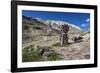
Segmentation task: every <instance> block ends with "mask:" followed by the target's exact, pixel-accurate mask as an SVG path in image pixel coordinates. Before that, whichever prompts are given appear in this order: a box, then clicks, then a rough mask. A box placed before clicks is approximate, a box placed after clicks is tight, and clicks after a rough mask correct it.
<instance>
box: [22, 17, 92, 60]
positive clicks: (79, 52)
mask: <svg viewBox="0 0 100 73" xmlns="http://www.w3.org/2000/svg"><path fill="white" fill-rule="evenodd" d="M61 25H68V26H69V31H68V39H69V40H68V42H69V43H68V44H67V45H65V46H60V35H61ZM73 37H82V40H81V41H77V42H75V41H73ZM22 45H23V46H22V47H23V49H25V48H26V47H28V46H33V48H34V49H36V48H37V47H41V48H44V49H46V48H47V47H49V50H53V51H54V53H57V54H59V55H61V56H62V60H76V59H89V58H90V31H83V30H82V29H81V28H80V27H78V26H76V25H74V24H70V23H67V22H63V21H54V20H42V19H40V18H32V17H26V16H23V17H22ZM25 51H26V50H25ZM30 51H31V50H30ZM31 52H32V51H31ZM48 52H49V51H48ZM48 52H47V51H46V50H44V52H42V53H43V55H44V54H45V53H46V54H48ZM25 53H27V52H25ZM49 53H50V52H49ZM25 55H26V56H27V54H25ZM39 55H40V54H39ZM40 56H41V55H40ZM41 57H43V56H41ZM41 59H42V58H41ZM47 59H48V58H47ZM47 59H46V60H47ZM25 60H26V59H25ZM55 60H56V59H55Z"/></svg>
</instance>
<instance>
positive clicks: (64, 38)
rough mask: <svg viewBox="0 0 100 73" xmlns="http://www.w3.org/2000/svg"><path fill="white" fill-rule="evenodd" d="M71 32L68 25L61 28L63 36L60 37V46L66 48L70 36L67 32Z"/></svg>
mask: <svg viewBox="0 0 100 73" xmlns="http://www.w3.org/2000/svg"><path fill="white" fill-rule="evenodd" d="M68 31H69V26H68V25H62V26H61V35H60V44H61V46H64V45H66V44H68V35H67V32H68Z"/></svg>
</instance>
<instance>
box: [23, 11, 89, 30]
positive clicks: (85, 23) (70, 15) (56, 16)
mask: <svg viewBox="0 0 100 73" xmlns="http://www.w3.org/2000/svg"><path fill="white" fill-rule="evenodd" d="M22 15H24V16H28V17H33V18H41V19H42V20H57V21H64V22H68V23H71V24H74V25H76V26H79V27H80V28H81V29H83V30H88V29H89V28H90V14H89V13H74V12H51V11H30V10H22Z"/></svg>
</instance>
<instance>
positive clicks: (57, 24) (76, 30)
mask: <svg viewBox="0 0 100 73" xmlns="http://www.w3.org/2000/svg"><path fill="white" fill-rule="evenodd" d="M62 25H68V26H69V31H68V36H69V38H72V37H73V36H79V35H80V34H81V33H82V32H83V30H82V29H81V28H80V27H78V26H76V25H74V24H70V23H68V22H64V21H55V20H42V19H41V18H32V17H27V16H22V28H23V29H22V36H23V37H22V38H23V43H24V41H25V40H27V39H28V41H31V40H32V38H33V36H34V35H38V36H39V35H40V36H41V35H60V34H61V26H62ZM29 38H31V39H30V40H29ZM34 38H35V37H34Z"/></svg>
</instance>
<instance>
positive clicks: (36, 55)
mask: <svg viewBox="0 0 100 73" xmlns="http://www.w3.org/2000/svg"><path fill="white" fill-rule="evenodd" d="M43 49H51V47H40V46H38V47H37V48H34V45H31V46H28V47H26V48H24V49H23V50H22V62H35V61H55V60H60V59H61V57H60V55H59V54H57V53H55V52H54V54H50V56H48V57H47V59H44V58H43V56H42V55H41V52H42V50H43Z"/></svg>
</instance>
